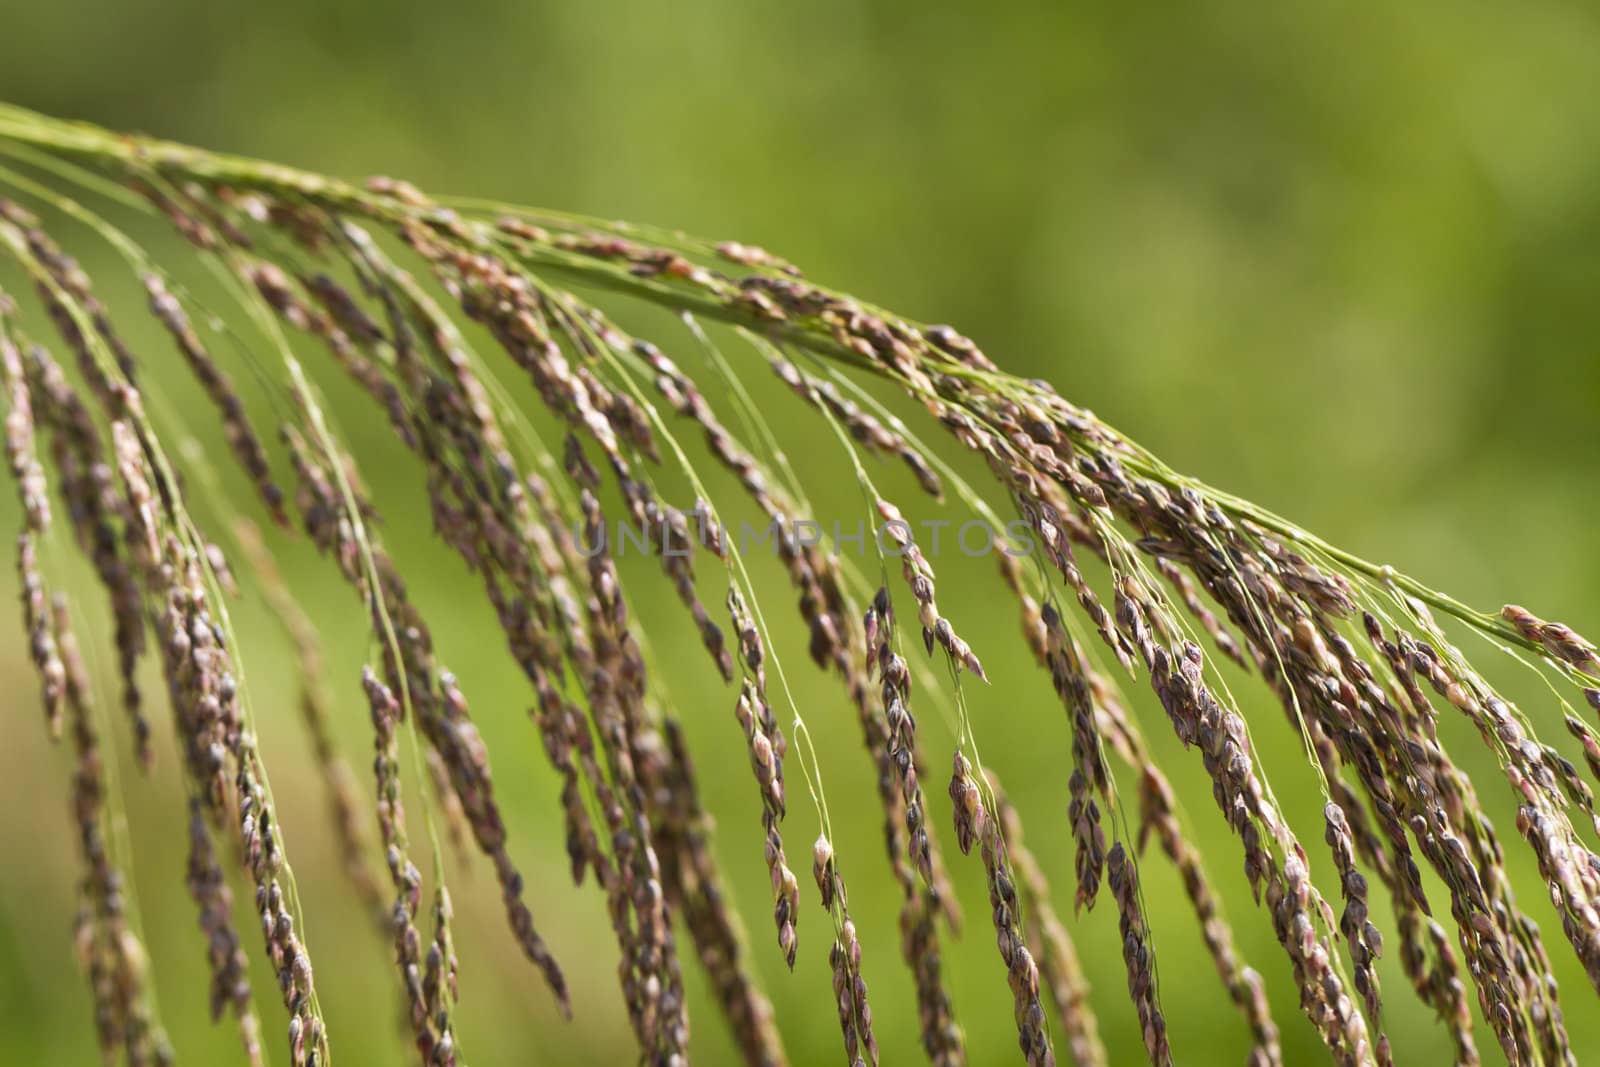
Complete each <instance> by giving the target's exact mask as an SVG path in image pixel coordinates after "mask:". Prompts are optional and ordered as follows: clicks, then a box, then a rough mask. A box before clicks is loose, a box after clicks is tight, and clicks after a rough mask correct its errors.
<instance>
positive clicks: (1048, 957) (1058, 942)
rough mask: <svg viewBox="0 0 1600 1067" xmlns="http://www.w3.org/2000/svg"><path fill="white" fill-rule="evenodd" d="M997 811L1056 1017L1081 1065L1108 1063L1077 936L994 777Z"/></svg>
mask: <svg viewBox="0 0 1600 1067" xmlns="http://www.w3.org/2000/svg"><path fill="white" fill-rule="evenodd" d="M989 786H990V789H991V790H993V792H994V797H995V812H996V814H997V816H998V817H999V819H1000V826H1001V831H1002V834H1003V836H1004V840H1005V846H1006V850H1007V853H1008V854H1009V855H1010V857H1011V863H1012V866H1013V867H1015V868H1016V872H1017V891H1018V896H1019V897H1020V899H1021V901H1022V910H1023V912H1024V914H1025V915H1026V925H1027V932H1028V950H1029V951H1030V952H1032V953H1033V957H1034V959H1035V960H1036V961H1037V962H1038V965H1039V970H1040V972H1041V973H1042V974H1043V975H1044V979H1045V982H1046V984H1047V985H1048V986H1049V988H1050V996H1051V999H1052V1000H1053V1001H1054V1002H1055V1007H1056V1021H1057V1022H1059V1023H1060V1024H1061V1029H1062V1032H1063V1033H1064V1034H1066V1037H1067V1047H1068V1049H1069V1050H1070V1051H1071V1053H1072V1062H1073V1063H1074V1064H1077V1067H1104V1065H1105V1064H1106V1063H1107V1062H1108V1061H1107V1059H1106V1050H1105V1046H1104V1044H1103V1043H1102V1042H1101V1040H1100V1029H1099V1025H1098V1024H1097V1023H1096V1021H1095V1015H1094V1008H1093V1006H1091V1005H1090V1003H1089V982H1088V979H1087V978H1086V977H1085V976H1084V973H1083V968H1082V966H1081V965H1080V964H1079V962H1078V950H1077V948H1076V947H1074V945H1073V943H1072V937H1071V935H1069V934H1068V933H1067V929H1066V927H1065V926H1063V925H1062V923H1061V920H1060V918H1058V917H1057V916H1056V912H1055V909H1054V908H1053V907H1052V906H1051V904H1050V883H1049V881H1048V880H1047V879H1046V878H1045V875H1044V869H1043V868H1042V867H1040V866H1039V861H1038V860H1036V859H1034V856H1033V853H1032V852H1029V851H1028V848H1027V846H1026V845H1025V844H1024V843H1023V839H1022V817H1021V816H1020V815H1018V814H1017V810H1016V809H1015V808H1014V807H1012V806H1011V803H1010V802H1009V801H1008V800H1007V799H1006V796H1005V793H1004V792H1003V791H1002V790H1001V788H1000V785H999V783H998V782H996V781H995V779H994V776H993V775H992V774H991V775H990V776H989Z"/></svg>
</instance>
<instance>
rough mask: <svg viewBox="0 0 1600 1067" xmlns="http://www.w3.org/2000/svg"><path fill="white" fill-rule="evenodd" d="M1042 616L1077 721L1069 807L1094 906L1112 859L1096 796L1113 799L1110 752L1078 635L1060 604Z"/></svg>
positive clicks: (1080, 898)
mask: <svg viewBox="0 0 1600 1067" xmlns="http://www.w3.org/2000/svg"><path fill="white" fill-rule="evenodd" d="M1040 617H1041V619H1042V621H1043V622H1044V628H1045V635H1046V650H1045V659H1046V662H1047V663H1048V664H1049V667H1050V677H1051V680H1052V681H1053V682H1054V684H1055V688H1056V694H1057V695H1058V696H1059V697H1060V698H1061V703H1062V704H1063V705H1064V706H1065V707H1066V709H1067V717H1068V718H1069V719H1070V720H1071V722H1072V774H1071V776H1070V777H1069V778H1068V779H1067V789H1068V791H1069V792H1070V793H1071V795H1072V801H1071V803H1070V804H1069V806H1068V808H1067V820H1068V821H1069V822H1070V823H1071V824H1072V838H1073V841H1074V842H1076V844H1077V859H1076V864H1077V872H1078V893H1077V902H1076V906H1077V907H1079V908H1082V907H1089V908H1093V907H1094V898H1095V894H1096V893H1097V892H1098V891H1099V889H1100V873H1101V871H1103V870H1104V869H1105V859H1106V836H1105V831H1104V830H1103V829H1102V828H1101V826H1100V806H1099V801H1097V800H1096V799H1095V798H1096V797H1099V798H1100V800H1102V801H1105V802H1107V803H1109V802H1110V796H1111V792H1110V781H1109V773H1108V772H1107V770H1106V757H1105V751H1104V748H1103V746H1102V744H1101V741H1100V732H1099V728H1098V726H1097V725H1096V723H1095V713H1094V701H1093V698H1092V697H1091V695H1090V692H1089V682H1088V679H1087V678H1086V677H1085V676H1084V671H1083V664H1082V662H1081V661H1080V660H1079V657H1078V655H1077V652H1076V650H1075V649H1074V648H1073V645H1072V639H1071V638H1069V637H1068V636H1067V633H1066V630H1065V629H1064V628H1063V627H1062V625H1061V616H1060V615H1058V614H1057V613H1056V609H1055V608H1054V606H1052V605H1050V604H1046V605H1044V608H1043V610H1042V612H1041V614H1040Z"/></svg>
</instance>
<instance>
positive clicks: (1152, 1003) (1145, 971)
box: [1106, 841, 1172, 1065]
mask: <svg viewBox="0 0 1600 1067" xmlns="http://www.w3.org/2000/svg"><path fill="white" fill-rule="evenodd" d="M1106 865H1107V880H1108V882H1109V884H1110V887H1111V896H1112V898H1113V899H1114V900H1115V901H1116V902H1117V914H1118V915H1119V919H1118V928H1119V929H1120V930H1121V931H1122V961H1123V963H1124V964H1125V965H1126V966H1127V968H1128V995H1129V996H1130V997H1132V998H1133V1003H1134V1006H1135V1007H1136V1008H1138V1011H1139V1024H1140V1026H1141V1027H1143V1029H1144V1047H1145V1051H1146V1052H1148V1053H1149V1054H1150V1062H1151V1063H1154V1064H1160V1065H1165V1064H1170V1063H1171V1062H1172V1048H1171V1046H1170V1045H1169V1044H1168V1042H1167V1021H1166V1019H1165V1018H1163V1017H1162V1015H1161V1007H1160V1005H1159V1004H1158V1003H1157V1001H1156V994H1155V984H1156V977H1155V955H1154V953H1153V952H1152V951H1151V948H1150V930H1149V927H1148V926H1147V925H1146V924H1145V919H1144V909H1143V906H1142V904H1141V903H1140V900H1139V876H1138V873H1137V871H1135V869H1134V865H1133V863H1132V861H1130V860H1129V859H1128V853H1127V851H1126V850H1125V849H1124V848H1123V847H1122V842H1121V841H1118V842H1116V843H1115V844H1114V845H1112V846H1111V853H1110V855H1108V856H1107V857H1106Z"/></svg>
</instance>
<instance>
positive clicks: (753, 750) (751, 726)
mask: <svg viewBox="0 0 1600 1067" xmlns="http://www.w3.org/2000/svg"><path fill="white" fill-rule="evenodd" d="M728 613H729V615H730V616H732V618H733V628H734V632H735V633H736V634H737V635H738V639H739V660H740V662H741V663H742V664H743V666H744V670H745V680H744V684H743V685H742V686H741V688H740V691H739V699H738V702H737V703H736V704H735V705H734V714H735V716H736V717H737V718H738V720H739V725H740V727H741V728H742V729H743V730H744V735H745V740H746V742H747V743H748V744H749V747H750V769H751V771H752V772H754V774H755V776H756V783H757V784H758V785H759V786H760V787H761V824H762V825H763V826H764V827H765V828H766V831H767V839H766V859H767V871H768V873H769V874H770V875H771V878H772V897H773V916H772V917H773V922H774V923H775V924H776V926H777V928H778V948H779V949H780V950H781V951H782V952H783V958H784V961H785V962H786V963H788V965H789V967H790V969H791V970H792V969H793V968H794V957H795V950H796V949H797V947H798V944H799V942H798V940H797V936H796V933H795V921H796V920H797V919H798V917H799V908H800V885H799V882H797V881H796V880H795V876H794V872H793V871H791V870H790V869H789V864H788V860H787V858H786V857H785V856H784V853H783V833H782V831H781V829H780V828H779V826H780V824H781V823H782V821H783V816H784V811H785V807H786V805H785V802H784V789H783V757H784V755H785V754H786V753H787V751H788V742H787V741H785V740H784V736H783V733H782V731H781V730H779V729H778V721H777V717H776V716H775V715H774V714H773V712H772V705H770V704H768V703H767V696H766V693H767V675H766V670H765V668H764V667H763V659H764V656H765V653H764V652H763V650H762V644H761V635H760V633H758V632H757V630H756V625H755V620H754V619H752V618H751V617H750V614H749V612H748V611H747V610H746V608H745V606H744V599H743V597H741V596H740V595H739V591H738V590H737V589H730V590H729V591H728Z"/></svg>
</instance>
